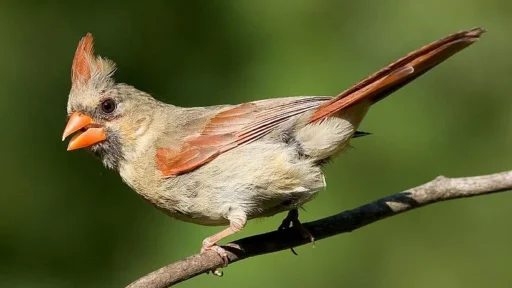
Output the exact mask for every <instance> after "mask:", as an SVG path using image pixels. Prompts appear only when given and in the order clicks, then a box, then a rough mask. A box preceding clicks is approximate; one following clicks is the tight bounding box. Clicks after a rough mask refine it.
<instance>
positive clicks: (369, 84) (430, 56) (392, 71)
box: [310, 28, 485, 122]
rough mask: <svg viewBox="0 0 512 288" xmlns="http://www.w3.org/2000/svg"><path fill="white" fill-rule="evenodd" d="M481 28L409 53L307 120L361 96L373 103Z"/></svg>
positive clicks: (462, 45) (468, 42)
mask: <svg viewBox="0 0 512 288" xmlns="http://www.w3.org/2000/svg"><path fill="white" fill-rule="evenodd" d="M484 32H485V30H484V29H482V28H473V29H471V30H465V31H460V32H457V33H454V34H452V35H450V36H447V37H445V38H443V39H441V40H438V41H436V42H433V43H430V44H429V45H426V46H424V47H422V48H420V49H418V50H416V51H413V52H411V53H409V54H408V55H406V56H405V57H402V58H400V59H398V60H397V61H395V62H393V63H391V64H389V65H388V66H386V67H384V68H383V69H381V70H379V71H377V72H376V73H374V74H372V75H370V76H368V77H367V78H365V79H363V80H361V81H359V82H358V83H357V84H355V85H354V86H352V87H351V88H349V89H347V90H345V91H343V92H342V93H341V94H339V95H338V96H336V97H334V98H332V99H331V100H330V101H328V102H326V103H324V104H322V106H320V107H319V108H318V110H316V112H315V113H314V114H313V115H312V116H311V119H310V122H315V121H318V120H322V119H325V118H326V117H329V116H332V115H334V114H336V113H337V112H339V111H341V110H342V109H344V108H347V107H350V106H352V105H354V104H356V103H358V102H360V101H361V100H364V99H369V100H370V101H371V102H372V103H375V102H377V101H379V100H381V99H383V98H385V97H386V96H388V95H390V94H391V93H393V92H395V91H396V90H398V89H400V88H402V87H403V86H405V85H406V84H408V83H409V82H411V81H413V80H414V79H416V78H418V77H419V76H421V75H423V74H424V73H425V72H427V71H429V70H430V69H432V68H434V67H435V66H437V65H439V64H440V63H442V62H443V61H445V60H446V59H448V58H450V57H451V56H453V55H454V54H455V53H457V52H459V51H461V50H463V49H464V48H466V47H468V46H469V45H471V44H473V43H474V42H475V41H477V40H478V39H479V38H480V35H482V34H483V33H484Z"/></svg>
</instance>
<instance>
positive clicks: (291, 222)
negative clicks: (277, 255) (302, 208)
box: [278, 209, 315, 255]
mask: <svg viewBox="0 0 512 288" xmlns="http://www.w3.org/2000/svg"><path fill="white" fill-rule="evenodd" d="M290 226H291V227H293V228H297V229H299V231H300V233H301V234H302V236H303V237H304V238H309V239H310V240H311V242H312V243H313V245H315V237H313V235H311V233H309V231H308V230H307V229H306V228H304V226H302V223H300V221H299V210H297V209H292V210H290V211H288V215H286V218H284V220H283V222H281V225H280V226H279V228H278V230H285V229H288V228H290ZM291 250H292V253H293V254H295V255H297V252H295V250H294V249H293V248H291Z"/></svg>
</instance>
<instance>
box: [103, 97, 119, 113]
mask: <svg viewBox="0 0 512 288" xmlns="http://www.w3.org/2000/svg"><path fill="white" fill-rule="evenodd" d="M101 110H102V111H103V112H105V113H107V114H110V113H112V112H114V110H116V102H115V101H114V100H113V99H110V98H109V99H105V100H104V101H103V102H101Z"/></svg>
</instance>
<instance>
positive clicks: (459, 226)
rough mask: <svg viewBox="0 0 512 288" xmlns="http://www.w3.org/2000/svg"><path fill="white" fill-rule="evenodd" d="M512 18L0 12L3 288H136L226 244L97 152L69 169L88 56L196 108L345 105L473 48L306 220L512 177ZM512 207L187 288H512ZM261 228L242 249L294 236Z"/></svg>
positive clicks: (450, 215)
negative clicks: (376, 81) (445, 45)
mask: <svg viewBox="0 0 512 288" xmlns="http://www.w3.org/2000/svg"><path fill="white" fill-rule="evenodd" d="M510 15H512V2H511V1H508V0H501V1H500V0H453V1H447V0H432V1H405V0H402V1H369V0H364V1H334V0H331V1H318V0H300V1H284V0H282V1H236V0H231V1H227V0H226V1H150V0H146V1H119V2H114V1H111V2H100V1H96V2H94V1H67V2H66V1H0V35H2V37H1V40H0V43H1V45H0V59H1V66H0V97H1V98H0V120H1V121H0V125H1V127H2V140H1V141H0V148H1V151H2V158H1V159H2V160H1V161H2V166H1V168H0V169H1V173H0V175H1V176H0V177H1V179H2V184H3V185H2V188H1V189H0V190H1V192H0V203H1V212H0V286H1V287H123V286H124V285H126V284H128V283H130V282H131V281H133V280H135V279H137V278H138V277H140V276H142V275H144V274H146V273H148V272H150V271H152V270H154V269H156V268H159V267H161V266H163V265H165V264H167V263H170V262H173V261H176V260H178V259H181V258H184V257H186V256H188V255H191V254H194V253H197V252H198V251H199V248H200V244H201V241H202V239H203V238H205V237H207V236H209V235H210V234H212V233H214V232H216V231H218V230H219V229H220V228H215V227H214V228H212V227H202V226H196V225H193V224H187V223H182V222H178V221H176V220H173V219H170V218H168V217H167V216H165V215H164V214H163V213H161V212H160V211H157V210H156V209H154V208H152V207H150V206H149V205H148V204H146V202H144V201H143V200H141V199H140V198H139V197H138V196H137V195H136V194H135V193H134V192H133V191H131V190H130V189H129V188H128V187H127V186H126V185H125V184H123V183H122V182H121V179H120V177H119V176H118V175H117V173H115V172H113V171H107V170H105V169H104V168H103V167H102V166H101V163H100V162H99V161H97V160H96V159H94V158H93V157H92V156H90V155H88V154H87V153H86V152H84V151H76V152H72V153H67V152H66V143H63V142H61V141H60V138H61V133H62V129H63V127H64V125H65V119H66V111H65V107H66V101H67V94H68V92H69V89H70V67H71V60H72V58H73V54H74V51H75V48H76V44H77V43H78V40H79V39H80V38H81V37H82V36H83V35H84V34H85V33H86V32H91V33H93V35H94V36H95V40H96V51H97V52H98V53H99V54H101V55H103V56H107V57H109V58H111V59H113V60H115V61H116V62H117V63H118V67H119V70H118V72H117V73H116V79H117V80H118V81H121V82H126V83H130V84H132V85H134V86H136V87H137V88H139V89H141V90H145V91H147V92H150V93H151V94H152V95H154V96H155V97H156V98H158V99H161V100H163V101H167V102H170V103H173V104H176V105H181V106H205V105H213V104H220V103H239V102H243V101H250V100H257V99H263V98H269V97H281V96H291V95H335V94H337V93H338V92H340V91H341V90H344V89H345V88H347V87H349V86H350V85H352V84H354V83H355V82H356V81H357V80H359V79H360V78H363V77H365V76H366V75H368V74H370V73H372V72H374V71H376V70H377V69H379V68H381V67H382V66H384V65H386V64H388V63H389V62H391V61H393V60H395V59H397V58H398V57H401V56H403V55H404V54H406V53H408V52H410V51H412V50H413V49H416V48H418V47H420V46H422V45H424V44H427V43H430V42H431V41H434V40H437V39H439V38H441V37H443V36H445V35H447V34H451V33H452V32H455V31H458V30H461V29H467V28H472V27H474V26H483V27H485V28H486V29H487V30H488V32H487V33H486V34H485V35H484V36H483V39H482V40H481V41H480V42H478V43H477V44H475V45H473V46H471V47H470V48H469V49H467V50H465V51H463V52H461V53H460V54H457V55H456V56H455V57H453V58H451V59H449V60H448V61H447V62H445V63H444V64H442V65H440V66H439V67H437V68H436V69H434V70H432V71H431V72H429V73H427V74H426V75H425V76H423V77H421V78H419V79H418V80H416V81H415V82H413V83H412V84H411V85H409V86H407V87H405V88H403V89H402V90H400V91H399V92H397V93H395V94H394V95H393V96H391V97H389V98H387V99H386V100H385V101H382V102H380V103H379V104H378V105H376V106H374V107H373V108H372V110H371V111H370V113H369V114H368V116H367V117H366V119H365V121H364V122H363V124H362V127H361V129H363V130H364V131H370V132H373V133H374V134H373V135H372V136H369V137H365V138H361V139H356V140H354V142H353V145H354V147H355V149H350V150H349V151H347V152H346V153H344V155H342V156H341V157H339V158H337V159H336V160H335V161H334V162H333V163H332V164H331V165H330V166H329V167H328V168H327V171H326V174H327V182H328V186H327V187H328V188H327V190H326V191H323V192H322V193H321V194H320V196H319V197H318V198H317V199H316V200H315V201H312V202H310V203H309V204H308V205H307V207H306V208H307V212H305V213H304V212H302V214H301V215H302V216H301V219H302V220H303V221H311V220H314V219H318V218H320V217H323V216H328V215H331V214H334V213H337V212H339V211H342V210H345V209H349V208H354V207H357V206H359V205H361V204H364V203H366V202H368V201H370V200H373V199H376V198H379V197H383V196H385V195H388V194H391V193H395V192H399V191H402V190H404V189H407V188H410V187H413V186H416V185H419V184H422V183H424V182H426V181H429V180H431V179H433V178H434V177H435V176H437V175H441V174H442V175H446V176H453V177H455V176H471V175H478V174H486V173H493V172H500V171H503V170H507V169H511V168H512V153H511V152H512V133H511V129H512V113H511V105H512V97H510V83H511V74H510V71H511V68H512V59H511V57H510V53H511V51H512V34H511V31H510V30H511V28H512V17H511V16H510ZM511 204H512V193H502V194H496V195H492V196H486V197H479V198H472V199H465V200H457V201H452V202H446V203H440V204H436V205H433V206H429V207H426V208H422V209H419V210H416V211H412V212H409V213H406V214H403V215H400V216H397V217H393V218H390V219H387V220H384V221H380V222H378V223H376V224H373V225H370V226H368V227H365V228H363V229H360V230H357V231H355V232H353V233H350V234H344V235H340V236H337V237H332V238H330V239H326V240H323V241H319V242H317V244H316V248H313V247H312V245H306V246H303V247H300V248H298V249H297V250H298V253H299V256H298V257H297V256H294V255H293V254H292V253H290V252H289V251H285V252H281V253H275V254H271V255H265V256H260V257H256V258H253V259H249V260H245V261H242V262H240V263H236V264H234V265H232V266H230V267H228V268H227V269H225V276H224V277H223V278H220V279H219V278H216V277H213V276H207V275H203V276H199V277H197V278H194V279H192V280H189V281H186V282H184V283H182V284H180V285H179V286H180V287H211V288H214V287H269V288H270V287H282V286H284V285H287V286H288V287H308V286H309V287H311V286H321V287H393V288H398V287H465V288H466V287H484V286H485V287H510V283H512V275H511V273H510V267H511V266H510V265H511V264H510V259H512V245H511V243H512V226H511V224H510V220H511V219H512V217H511V208H510V207H511ZM282 217H284V215H279V216H277V217H273V218H270V219H264V220H256V221H252V222H250V223H249V225H248V226H247V228H246V229H245V230H244V231H243V232H241V233H239V234H238V235H236V236H235V237H231V238H229V239H230V240H234V239H236V238H238V237H243V236H249V235H252V234H256V233H262V232H266V231H270V230H273V229H275V228H276V227H277V226H278V225H279V223H280V221H281V219H282Z"/></svg>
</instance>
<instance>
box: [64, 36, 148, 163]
mask: <svg viewBox="0 0 512 288" xmlns="http://www.w3.org/2000/svg"><path fill="white" fill-rule="evenodd" d="M115 69H116V68H115V63H114V62H112V61H111V60H108V59H105V58H102V57H100V56H95V55H94V52H93V37H92V35H91V34H87V35H86V36H85V37H83V38H82V40H81V41H80V42H79V44H78V48H77V50H76V53H75V57H74V59H73V65H72V69H71V81H72V86H71V91H70V94H69V99H68V105H67V114H68V117H69V119H68V123H67V125H66V128H65V129H64V133H63V135H62V140H64V139H66V138H67V137H68V136H70V135H73V137H72V138H71V140H70V141H69V145H68V151H69V150H75V149H80V148H85V147H87V148H88V149H89V150H90V151H91V152H93V154H95V155H97V156H99V157H100V158H102V160H103V162H104V164H105V165H106V166H108V167H110V168H116V167H117V165H118V163H119V161H120V160H121V159H123V158H125V156H126V152H127V150H128V149H130V148H131V147H133V146H134V145H136V140H137V139H138V138H139V137H140V136H141V135H143V134H144V133H146V131H147V130H148V128H149V124H150V123H151V118H152V117H151V108H152V106H153V105H154V104H155V100H154V99H153V98H152V97H151V96H149V95H148V94H146V93H144V92H142V91H139V90H137V89H135V88H134V87H132V86H129V85H126V84H118V83H115V81H114V79H113V78H112V76H113V74H114V71H115Z"/></svg>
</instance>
